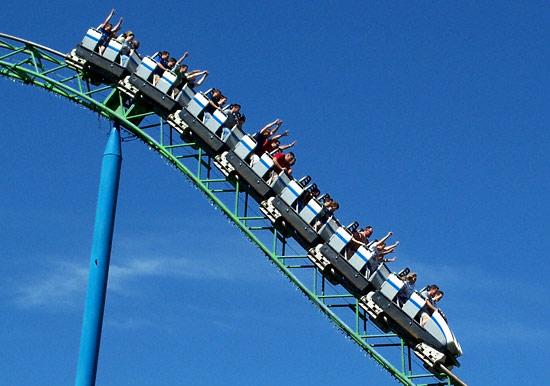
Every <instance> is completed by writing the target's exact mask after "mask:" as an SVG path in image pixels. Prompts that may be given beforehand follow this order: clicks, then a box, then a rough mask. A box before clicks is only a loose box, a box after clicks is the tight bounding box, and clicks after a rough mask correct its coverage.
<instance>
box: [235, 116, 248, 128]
mask: <svg viewBox="0 0 550 386" xmlns="http://www.w3.org/2000/svg"><path fill="white" fill-rule="evenodd" d="M237 122H238V124H239V125H240V126H242V125H244V123H245V122H246V115H244V114H243V115H241V116H240V117H239V119H238V120H237Z"/></svg>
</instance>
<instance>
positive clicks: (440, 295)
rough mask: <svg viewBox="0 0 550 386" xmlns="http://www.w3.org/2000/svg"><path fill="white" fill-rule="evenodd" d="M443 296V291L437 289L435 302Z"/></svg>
mask: <svg viewBox="0 0 550 386" xmlns="http://www.w3.org/2000/svg"><path fill="white" fill-rule="evenodd" d="M442 298H443V291H439V290H437V291H436V293H435V296H434V302H438V301H440V300H441V299H442Z"/></svg>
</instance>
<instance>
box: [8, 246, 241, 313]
mask: <svg viewBox="0 0 550 386" xmlns="http://www.w3.org/2000/svg"><path fill="white" fill-rule="evenodd" d="M88 269H89V268H88V264H87V263H86V264H84V263H74V262H67V261H56V262H53V263H51V265H50V266H48V269H47V271H40V272H34V273H33V274H31V275H30V276H28V277H26V278H24V279H22V281H20V282H19V283H22V284H18V285H17V286H15V288H13V294H14V297H13V299H14V302H15V304H16V305H17V306H18V307H20V308H24V309H28V308H45V307H49V308H51V307H52V306H54V309H59V308H71V307H74V306H76V305H77V304H80V303H79V302H81V301H82V297H83V296H84V294H85V292H86V285H87V282H88ZM232 272H233V273H232ZM235 272H237V271H235V270H233V271H231V270H229V269H227V266H226V265H225V264H221V263H219V262H218V263H216V262H214V263H211V262H210V261H209V260H203V261H202V262H201V263H200V264H198V263H197V259H190V258H172V257H140V258H135V259H128V260H125V261H122V262H120V263H117V264H111V266H110V270H109V284H108V286H109V287H108V288H109V293H110V294H111V293H114V294H119V295H121V294H122V295H127V294H128V293H131V292H133V291H134V290H135V288H137V286H135V284H136V283H138V282H139V281H140V280H143V279H147V278H159V277H171V278H174V279H178V278H180V279H182V278H185V279H197V280H233V279H235V278H236V276H235Z"/></svg>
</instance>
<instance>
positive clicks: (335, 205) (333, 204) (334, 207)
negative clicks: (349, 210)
mask: <svg viewBox="0 0 550 386" xmlns="http://www.w3.org/2000/svg"><path fill="white" fill-rule="evenodd" d="M329 209H330V210H331V211H332V212H336V211H337V210H338V209H340V204H338V201H332V202H331V203H330V206H329Z"/></svg>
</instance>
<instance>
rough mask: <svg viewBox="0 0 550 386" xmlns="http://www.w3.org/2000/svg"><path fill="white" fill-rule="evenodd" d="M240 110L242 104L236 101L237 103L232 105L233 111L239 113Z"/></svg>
mask: <svg viewBox="0 0 550 386" xmlns="http://www.w3.org/2000/svg"><path fill="white" fill-rule="evenodd" d="M239 111H241V105H240V104H238V103H235V104H232V105H231V112H232V113H233V114H235V113H238V112H239Z"/></svg>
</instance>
